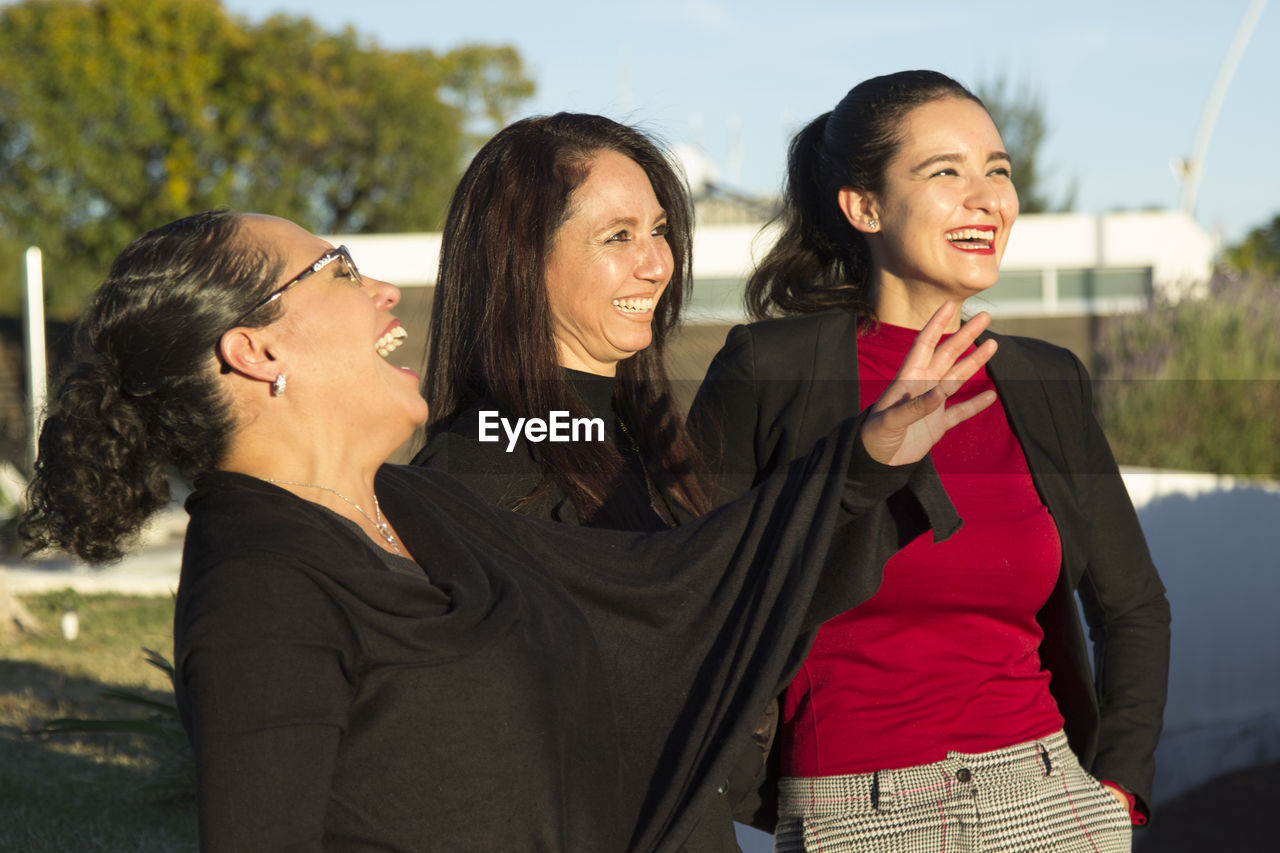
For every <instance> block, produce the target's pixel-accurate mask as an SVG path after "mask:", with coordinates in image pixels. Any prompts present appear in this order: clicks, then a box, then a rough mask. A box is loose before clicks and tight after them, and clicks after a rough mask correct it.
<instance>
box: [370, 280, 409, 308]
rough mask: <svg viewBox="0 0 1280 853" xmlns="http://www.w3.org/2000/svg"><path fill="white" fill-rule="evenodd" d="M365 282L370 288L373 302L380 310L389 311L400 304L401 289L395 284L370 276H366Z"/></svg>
mask: <svg viewBox="0 0 1280 853" xmlns="http://www.w3.org/2000/svg"><path fill="white" fill-rule="evenodd" d="M364 280H365V283H366V284H367V285H368V287H369V298H370V299H372V300H373V304H374V305H376V306H378V310H380V311H382V310H387V311H389V310H390V309H392V308H394V307H395V306H396V305H398V304H399V303H400V288H398V287H396V286H395V285H394V284H390V283H388V282H385V281H382V280H380V279H376V278H369V277H368V276H365V277H364Z"/></svg>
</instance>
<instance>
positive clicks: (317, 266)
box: [231, 246, 364, 327]
mask: <svg viewBox="0 0 1280 853" xmlns="http://www.w3.org/2000/svg"><path fill="white" fill-rule="evenodd" d="M336 260H341V261H342V262H343V263H344V264H346V265H347V270H348V271H349V272H350V273H351V277H352V278H354V279H355V280H356V286H358V287H364V279H363V278H362V277H361V276H360V270H359V269H357V268H356V262H355V261H353V260H352V259H351V252H350V250H348V249H347V247H346V246H338V247H337V248H333V249H329V250H327V251H326V252H325V253H324V254H323V255H321V256H320V257H318V258H316V260H315V262H314V263H313V264H311V266H309V267H307V268H306V269H305V270H303V271H302V272H300V273H298V274H297V275H295V276H294V277H293V278H291V279H289V280H288V281H286V282H285V283H284V284H282V285H280V286H279V287H277V288H276V289H275V290H273V291H271V292H270V293H268V294H267V295H266V296H264V297H263V298H262V299H260V300H259V301H258V302H257V303H256V304H255V305H254V306H253V307H252V308H250V309H249V310H248V311H246V312H244V313H243V314H241V315H240V317H239V319H237V320H236V321H235V322H234V323H232V324H231V325H232V327H235V326H239V325H240V324H241V323H243V322H244V321H245V319H246V318H248V317H249V316H251V315H252V314H253V313H254V312H255V311H257V310H258V309H259V308H263V307H265V306H267V305H270V304H271V303H272V302H275V301H276V300H277V299H279V298H280V297H281V296H284V294H285V292H286V291H287V290H289V288H291V287H294V286H295V285H297V284H300V283H301V282H303V281H306V280H307V279H308V278H310V277H311V276H313V275H315V274H316V273H318V272H320V270H322V269H324V268H325V267H327V266H329V264H331V263H333V262H334V261H336Z"/></svg>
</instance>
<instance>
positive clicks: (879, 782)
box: [690, 71, 1169, 851]
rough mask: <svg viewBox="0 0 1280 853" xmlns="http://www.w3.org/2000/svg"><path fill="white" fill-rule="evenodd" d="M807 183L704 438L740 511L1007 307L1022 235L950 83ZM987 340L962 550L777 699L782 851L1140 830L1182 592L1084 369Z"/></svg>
mask: <svg viewBox="0 0 1280 853" xmlns="http://www.w3.org/2000/svg"><path fill="white" fill-rule="evenodd" d="M788 166H789V168H788V186H787V191H786V198H785V209H784V212H783V214H782V216H781V224H782V227H783V230H782V235H781V237H780V239H779V241H778V242H777V244H776V245H775V246H774V248H773V249H772V250H771V251H770V253H769V255H768V256H767V257H766V258H765V259H764V261H763V263H762V264H761V265H760V267H759V268H758V269H757V270H756V272H755V273H754V274H753V276H752V277H751V279H750V281H749V283H748V285H747V301H748V305H749V307H750V309H751V311H752V313H753V315H755V316H756V318H757V319H761V320H763V322H758V323H754V324H752V325H750V326H745V327H738V328H736V329H734V330H733V331H732V332H731V333H730V335H729V339H728V341H727V342H726V345H725V347H724V348H723V349H722V350H721V352H720V353H719V354H718V355H717V357H716V359H715V361H714V362H713V364H712V366H711V369H710V371H709V372H708V376H707V380H706V382H705V383H704V385H703V388H702V389H701V390H700V392H699V396H698V399H697V400H696V401H695V403H694V407H693V410H692V412H691V415H690V422H691V426H692V428H693V431H694V434H695V435H697V436H700V437H701V441H702V444H703V446H704V447H706V448H708V451H709V453H710V454H711V456H712V460H713V464H714V465H715V467H716V468H718V469H719V473H720V475H721V483H722V484H723V487H724V490H725V492H727V493H735V492H739V491H741V490H743V489H745V488H746V487H748V486H749V485H750V484H751V483H752V482H755V481H758V480H759V479H760V478H761V477H763V476H765V475H767V474H768V472H769V471H770V470H773V468H774V467H775V466H776V465H778V464H781V463H785V462H786V461H787V460H788V459H790V458H792V457H794V456H795V455H796V454H797V453H800V452H802V451H803V450H804V449H805V448H806V447H807V446H808V443H809V442H810V441H811V440H812V439H813V438H814V437H816V436H817V435H820V434H821V431H822V430H824V429H826V428H827V426H824V424H825V425H828V426H829V424H830V423H834V422H836V420H838V418H839V417H843V416H845V413H848V412H854V411H858V410H860V409H861V408H864V407H865V406H867V405H868V404H870V403H871V402H874V401H875V399H876V397H877V395H878V394H880V393H881V392H882V391H883V390H884V388H885V387H887V384H888V383H889V382H890V381H891V380H892V379H893V375H894V370H893V366H894V365H895V364H897V363H899V362H900V361H901V355H902V353H903V352H905V350H906V348H907V347H908V346H909V345H910V342H911V340H912V338H913V337H914V336H915V334H916V332H917V330H919V329H920V328H921V327H922V326H923V325H924V323H925V321H926V320H927V319H928V318H929V316H930V315H931V314H932V312H933V311H934V310H936V309H937V308H938V306H939V305H941V304H942V303H944V302H946V301H949V300H963V299H966V298H968V297H970V296H974V295H976V294H980V293H982V292H983V291H985V290H986V289H987V288H989V287H991V286H992V285H993V284H995V283H996V279H997V277H998V275H999V264H1000V259H1001V256H1002V255H1003V253H1004V249H1005V246H1006V244H1007V242H1008V239H1009V232H1010V229H1011V228H1012V227H1013V223H1014V220H1015V219H1016V218H1017V215H1018V196H1017V192H1016V191H1015V189H1014V178H1013V171H1014V170H1013V159H1012V158H1011V157H1010V155H1009V154H1008V153H1006V152H1005V150H1004V146H1003V143H1002V141H1001V138H1000V134H999V132H998V130H997V129H996V127H995V125H994V123H993V122H992V120H991V117H990V115H988V113H987V111H986V108H985V107H984V106H983V104H982V102H981V101H980V100H979V99H978V98H977V97H975V96H974V95H973V94H972V93H970V92H969V91H968V90H967V89H965V88H964V87H963V86H961V85H960V84H959V83H957V82H955V81H954V80H951V79H950V78H948V77H946V76H944V75H942V74H938V73H936V72H930V71H909V72H901V73H898V74H892V75H888V76H885V77H879V78H875V79H872V80H868V81H866V82H864V83H862V84H860V85H858V86H857V87H855V88H854V89H853V90H851V91H850V92H849V93H848V95H846V97H845V98H844V99H843V100H842V101H841V102H840V104H838V105H837V106H836V108H835V110H833V111H832V112H829V113H826V114H824V115H822V116H819V117H818V118H817V119H815V120H814V121H813V122H812V123H810V124H809V125H808V126H807V127H806V128H805V129H804V130H802V131H801V132H800V133H799V134H798V135H797V137H796V138H795V139H794V140H793V142H792V145H791V152H790V159H789V164H788ZM778 315H783V316H782V317H781V318H780V319H765V318H768V317H770V316H773V317H775V318H776V317H778ZM958 325H959V319H958V317H957V318H956V319H955V320H954V321H953V323H952V330H953V331H954V329H955V328H957V327H958ZM992 337H997V339H998V340H999V342H1000V346H999V349H998V351H997V353H996V355H995V357H993V359H992V360H991V361H990V363H989V364H988V366H987V368H986V369H984V370H982V371H979V372H978V374H977V375H975V376H974V377H973V378H972V379H970V380H969V381H968V383H966V386H965V387H964V388H962V389H961V391H960V393H959V394H957V395H956V396H955V397H953V398H952V399H953V400H961V399H965V398H967V397H969V396H971V395H975V394H979V393H982V392H983V391H986V390H990V389H994V390H995V391H996V392H997V393H998V396H999V403H997V404H996V405H993V406H991V407H990V408H988V409H987V410H986V411H985V412H983V413H982V414H981V415H980V416H978V417H975V418H973V419H972V420H970V421H969V422H967V423H966V424H964V425H962V426H961V427H960V428H958V429H955V430H952V431H951V432H950V433H949V434H948V435H947V436H946V437H945V438H944V439H943V440H942V441H940V442H939V443H938V444H937V445H936V446H935V448H934V451H933V460H934V463H935V465H936V466H937V469H938V472H939V474H940V475H941V479H942V482H943V484H944V486H945V487H946V489H947V492H948V494H949V495H950V497H951V499H952V500H953V502H954V503H955V505H956V508H957V509H958V510H959V512H960V514H961V516H962V517H963V518H964V519H965V526H964V528H963V529H962V530H961V532H960V533H958V534H957V535H956V536H955V537H953V538H952V539H950V540H949V541H946V542H933V541H931V540H929V539H928V538H925V537H921V538H919V539H917V540H915V541H914V542H912V543H911V544H910V545H908V546H907V547H906V548H905V549H903V550H902V551H901V552H900V553H899V554H898V555H897V556H895V557H894V558H893V559H892V560H891V561H890V562H889V564H888V565H887V567H886V569H885V573H884V581H883V584H882V586H881V587H880V589H879V591H878V592H877V593H876V594H875V596H874V597H873V598H872V599H871V600H870V601H869V602H867V603H866V604H864V605H863V606H861V607H859V608H857V609H856V610H853V611H850V612H848V613H845V614H844V615H842V616H839V617H837V618H835V619H833V620H831V621H829V622H827V623H826V624H825V625H824V626H823V627H822V629H821V630H820V631H819V632H818V634H817V637H816V640H815V642H814V644H813V648H812V651H811V653H810V655H809V657H808V659H807V660H806V661H805V663H804V664H803V666H801V667H800V669H799V671H798V673H797V675H796V677H795V680H794V681H793V682H792V684H791V686H790V687H789V688H788V690H787V692H786V693H785V694H784V696H783V698H782V709H781V729H780V736H779V750H778V751H779V755H778V759H779V761H780V775H781V781H780V784H779V798H780V799H779V803H778V806H779V823H778V825H777V839H778V840H777V849H778V850H819V849H820V850H823V851H832V850H855V849H856V850H858V851H866V850H886V851H888V850H893V851H898V850H912V851H914V850H929V851H935V850H937V851H944V850H945V851H952V850H979V849H981V850H1000V851H1033V850H1054V851H1075V850H1079V851H1116V850H1128V849H1129V848H1130V835H1131V832H1130V825H1131V823H1135V824H1136V823H1142V822H1145V819H1146V815H1147V814H1148V812H1149V806H1148V803H1149V801H1150V790H1151V780H1152V774H1153V763H1152V754H1153V752H1154V750H1155V746H1156V741H1157V739H1158V737H1159V732H1160V726H1161V714H1162V709H1163V705H1164V696H1165V682H1166V675H1167V668H1168V619H1169V610H1168V603H1167V601H1166V600H1165V597H1164V589H1163V587H1162V586H1161V584H1160V580H1159V577H1158V575H1157V573H1156V571H1155V568H1154V566H1153V565H1152V563H1151V559H1150V556H1149V554H1148V552H1147V547H1146V543H1145V541H1144V539H1143V536H1142V532H1141V530H1140V528H1139V527H1138V524H1137V519H1136V516H1135V514H1134V511H1133V507H1132V505H1131V503H1130V501H1129V499H1128V496H1127V494H1126V493H1125V491H1124V486H1123V484H1122V483H1121V481H1120V478H1119V474H1118V471H1117V469H1116V465H1115V462H1114V460H1113V458H1112V456H1111V453H1110V451H1109V449H1108V448H1107V444H1106V440H1105V438H1104V437H1103V436H1102V434H1101V431H1100V430H1099V428H1098V425H1097V423H1096V421H1095V419H1094V418H1093V415H1092V413H1091V410H1090V408H1091V407H1090V398H1089V385H1088V379H1087V376H1086V375H1085V373H1084V370H1083V367H1082V366H1081V365H1080V363H1079V362H1078V360H1076V359H1075V357H1074V356H1072V355H1071V354H1070V353H1068V352H1066V351H1065V350H1061V349H1058V348H1056V347H1052V346H1050V345H1048V344H1045V343H1043V342H1039V341H1033V340H1028V339H1019V338H1006V337H999V336H992ZM851 547H856V546H851ZM1077 590H1078V592H1079V593H1080V597H1081V601H1082V603H1083V605H1084V611H1085V614H1086V617H1087V618H1088V620H1089V625H1090V629H1091V636H1092V637H1093V640H1094V652H1095V655H1096V667H1095V668H1096V672H1094V671H1091V669H1090V665H1089V660H1088V650H1087V648H1086V646H1085V642H1084V639H1083V633H1082V631H1081V626H1080V623H1079V618H1078V616H1077V615H1076V607H1075V602H1074V596H1073V595H1072V592H1073V591H1077ZM1095 676H1096V677H1095ZM1090 773H1092V775H1090ZM1095 777H1096V778H1095ZM1098 780H1103V781H1101V782H1099V781H1098ZM768 822H769V821H768V818H767V817H766V818H765V819H763V820H762V821H761V823H763V824H766V825H767V824H768Z"/></svg>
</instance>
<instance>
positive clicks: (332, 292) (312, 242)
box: [244, 215, 427, 430]
mask: <svg viewBox="0 0 1280 853" xmlns="http://www.w3.org/2000/svg"><path fill="white" fill-rule="evenodd" d="M244 229H245V233H246V236H249V237H250V239H257V240H260V241H262V242H263V243H265V244H266V245H268V246H270V247H271V249H272V250H273V251H274V252H275V253H276V254H278V255H279V256H280V257H282V258H283V260H284V264H283V274H282V276H281V283H283V282H284V281H285V280H287V279H290V278H293V277H294V276H296V275H298V274H299V273H300V272H302V271H303V270H306V269H307V268H308V267H310V266H311V265H312V264H314V263H315V262H316V260H317V259H318V258H320V257H321V256H322V255H324V254H325V252H326V251H328V250H330V249H332V248H333V247H332V246H331V245H330V244H329V243H327V242H325V241H324V240H321V239H320V238H319V237H316V236H315V235H314V234H311V233H309V232H308V231H306V230H305V229H303V228H301V227H299V226H298V225H295V224H294V223H292V222H289V221H288V220H285V219H277V218H276V217H271V216H260V215H250V216H246V217H245V220H244ZM399 301H400V291H399V289H398V288H396V287H395V286H393V285H390V284H387V283H386V282H384V281H378V280H377V279H373V278H369V277H368V276H361V277H359V278H357V277H356V276H353V275H352V274H351V272H350V270H349V269H348V268H347V266H346V264H344V263H338V262H333V263H329V264H327V265H326V266H324V267H323V268H322V269H321V270H319V271H318V272H316V273H315V274H314V275H311V276H308V277H307V278H306V279H304V280H303V281H301V282H299V283H298V284H296V285H295V286H293V287H291V288H289V289H288V290H287V291H286V292H285V293H284V294H283V295H282V296H281V297H280V304H281V306H282V309H283V310H282V313H281V316H280V318H279V319H278V320H277V321H276V322H275V323H273V324H272V325H273V326H275V327H278V333H279V335H280V342H279V344H278V347H279V354H278V357H279V359H280V360H281V362H282V367H286V368H287V379H288V384H287V390H286V394H287V395H290V396H296V397H298V398H302V397H303V396H304V395H313V398H314V399H317V400H319V401H321V403H322V405H321V406H319V407H317V408H320V409H321V410H323V409H324V406H323V402H324V401H326V400H329V401H331V407H330V412H329V414H330V416H332V417H333V418H337V419H346V420H348V421H351V422H353V423H354V422H355V421H356V420H358V419H361V418H367V419H369V420H371V421H375V422H378V421H380V422H383V423H385V424H386V426H387V427H388V428H389V429H392V430H395V429H402V428H404V427H405V426H407V427H408V428H409V429H410V430H412V429H413V428H415V427H417V426H418V425H420V424H422V423H423V422H425V421H426V418H427V405H426V402H425V401H424V400H423V399H422V396H421V395H420V394H419V393H418V376H417V374H415V373H414V372H413V371H411V370H408V369H405V368H400V367H395V366H393V365H392V364H391V363H390V362H388V361H387V356H388V355H390V353H391V352H392V351H394V350H395V349H396V348H397V347H399V346H400V344H401V343H402V342H403V340H404V338H405V331H404V328H403V327H402V326H401V324H400V321H399V320H398V319H396V318H395V317H394V316H393V315H392V314H391V309H392V308H394V307H395V306H396V304H397V303H398V302H399Z"/></svg>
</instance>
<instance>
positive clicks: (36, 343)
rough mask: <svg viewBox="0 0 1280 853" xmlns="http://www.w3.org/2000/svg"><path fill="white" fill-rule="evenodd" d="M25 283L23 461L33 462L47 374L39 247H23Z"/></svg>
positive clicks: (38, 436) (42, 275)
mask: <svg viewBox="0 0 1280 853" xmlns="http://www.w3.org/2000/svg"><path fill="white" fill-rule="evenodd" d="M26 262H27V263H26V267H27V286H26V289H25V290H24V291H23V300H22V303H23V304H22V314H23V317H24V319H25V321H26V333H27V348H26V349H27V426H28V428H29V431H28V433H27V463H28V464H29V465H32V466H34V465H35V461H36V448H37V447H38V442H39V439H40V424H41V421H42V420H43V418H44V402H45V397H46V396H47V395H48V383H49V374H48V366H47V363H46V358H45V343H44V264H43V263H42V261H41V255H40V250H39V249H38V248H36V247H35V246H32V247H31V248H29V249H27V255H26Z"/></svg>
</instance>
